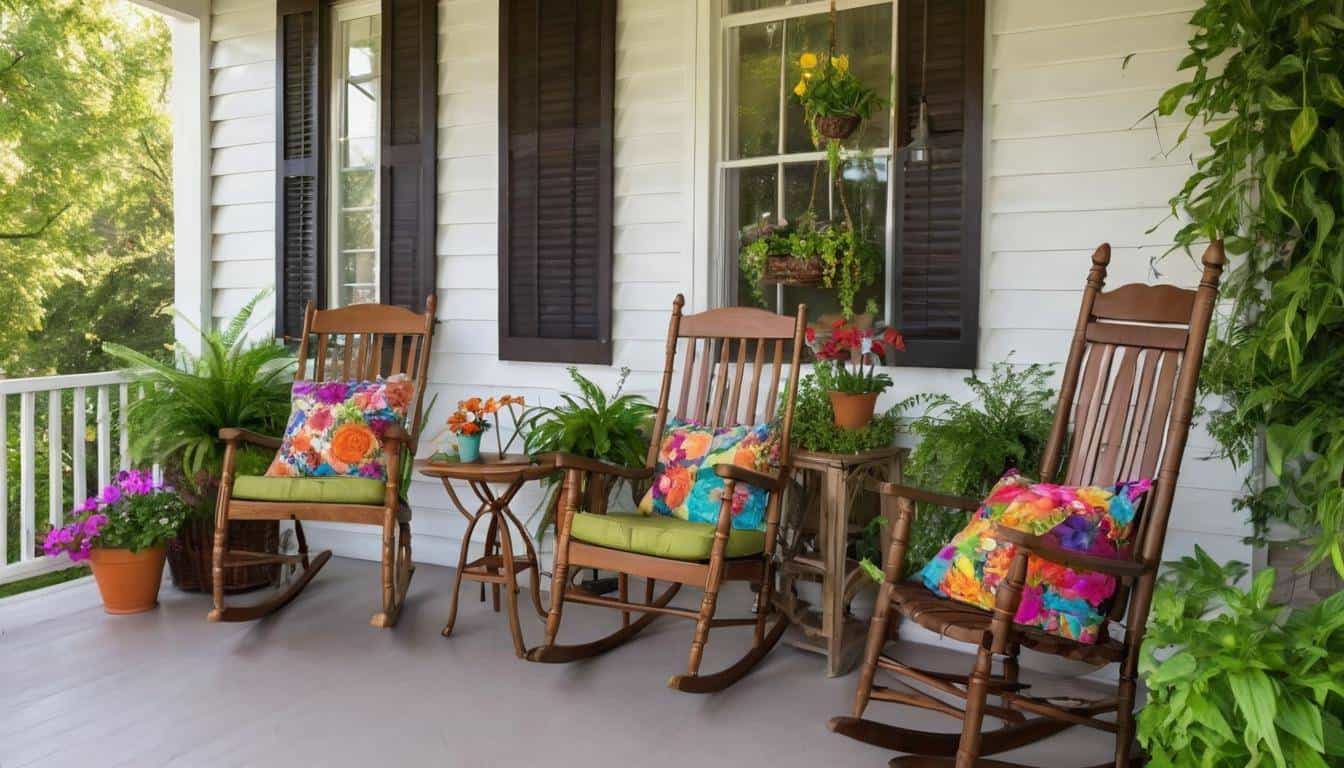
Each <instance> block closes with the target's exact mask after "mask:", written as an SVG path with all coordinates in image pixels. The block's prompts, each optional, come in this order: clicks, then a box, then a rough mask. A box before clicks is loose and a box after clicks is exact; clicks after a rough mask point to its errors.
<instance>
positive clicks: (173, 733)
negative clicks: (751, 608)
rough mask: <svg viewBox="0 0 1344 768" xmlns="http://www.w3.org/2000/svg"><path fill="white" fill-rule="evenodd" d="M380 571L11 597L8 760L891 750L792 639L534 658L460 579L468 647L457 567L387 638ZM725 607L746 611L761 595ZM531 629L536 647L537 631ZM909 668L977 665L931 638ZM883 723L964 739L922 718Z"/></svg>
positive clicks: (539, 759)
mask: <svg viewBox="0 0 1344 768" xmlns="http://www.w3.org/2000/svg"><path fill="white" fill-rule="evenodd" d="M377 568H378V566H377V565H376V564H374V563H368V562H361V561H354V560H344V559H335V560H333V561H332V562H331V563H330V564H329V565H328V566H327V567H326V569H324V571H323V572H322V573H321V574H320V575H319V576H318V577H317V579H316V580H315V581H314V582H313V584H312V585H311V586H310V587H309V588H308V590H307V592H305V594H304V595H302V596H301V597H300V598H299V599H298V600H296V601H295V602H294V603H292V604H291V605H290V606H289V607H288V608H286V609H285V610H284V611H282V612H281V613H280V614H279V615H277V616H275V617H272V618H271V619H269V620H264V621H262V622H259V623H253V624H208V623H206V621H205V614H206V611H207V609H208V603H209V600H208V598H207V597H204V596H201V595H186V594H183V593H180V592H178V591H176V590H174V589H173V588H172V587H170V586H167V585H165V587H164V589H163V593H162V595H161V600H162V604H161V606H160V607H159V609H158V610H156V611H154V612H152V613H148V614H143V615H140V616H134V617H112V616H107V615H105V614H104V613H103V612H102V610H101V608H100V607H99V604H98V596H97V591H96V589H95V587H94V585H93V584H92V582H89V581H83V582H78V583H73V584H71V585H68V586H65V587H58V588H56V589H54V590H52V591H49V592H46V593H42V594H41V596H40V597H37V598H35V599H27V598H25V597H22V596H21V597H20V598H16V599H11V600H8V601H4V602H0V669H2V670H3V675H0V678H2V679H3V685H0V766H4V768H21V767H22V766H28V765H35V764H41V765H42V766H43V768H52V767H54V766H67V765H69V766H75V765H94V764H96V765H99V766H104V767H110V766H120V765H125V766H159V765H172V766H192V767H193V768H194V767H198V766H199V767H202V768H204V767H205V766H233V765H255V766H308V765H314V766H316V765H321V766H362V765H408V766H411V765H413V766H419V765H435V766H459V765H463V766H465V765H486V766H536V765H549V766H583V767H584V768H604V767H605V766H613V767H614V766H630V765H638V766H642V767H645V768H656V767H659V766H667V767H668V768H685V766H688V765H729V764H737V765H748V766H756V765H768V766H809V767H810V766H822V765H824V766H874V768H876V767H877V766H882V765H885V764H886V761H887V759H888V758H889V757H891V754H890V753H887V752H885V751H883V750H880V749H877V748H874V747H870V746H867V745H864V744H861V743H859V742H856V741H852V740H850V739H847V738H844V737H841V736H837V735H835V734H832V733H830V732H829V731H827V730H826V720H827V718H829V717H830V716H832V715H836V714H844V713H846V712H847V711H848V709H849V705H850V701H851V697H852V696H853V694H854V685H855V676H854V675H852V674H851V675H849V676H846V677H841V678H836V679H831V680H828V679H826V677H825V676H824V674H823V672H822V665H821V659H820V658H819V657H817V656H813V655H811V654H807V653H804V652H802V651H798V650H795V649H793V648H790V647H788V646H786V645H783V644H781V646H780V647H778V648H777V649H776V650H775V651H774V652H773V653H772V654H771V655H770V656H769V657H767V659H766V660H765V662H764V663H763V664H762V665H761V666H760V667H759V668H758V669H757V670H756V671H755V672H754V673H753V674H751V675H750V676H748V677H747V678H746V679H745V680H744V681H743V682H741V683H739V684H738V685H736V686H734V687H733V688H731V689H729V690H728V691H727V692H725V693H722V694H719V695H717V696H710V697H700V696H692V695H687V694H681V693H677V692H674V691H670V690H668V689H667V688H665V687H664V681H665V679H666V678H667V676H668V675H669V674H672V673H675V672H679V671H681V669H682V667H683V666H684V664H685V657H686V651H687V648H688V644H689V642H690V636H691V632H692V625H691V623H690V622H687V621H683V620H678V619H673V618H664V619H660V620H659V621H658V622H657V623H655V624H654V625H653V626H652V627H651V628H650V629H649V630H648V631H647V632H646V634H645V635H644V636H643V637H642V642H641V641H638V640H637V641H636V642H634V643H632V644H631V645H628V646H625V647H624V648H620V649H617V650H616V651H613V652H612V653H610V654H608V655H607V656H606V657H604V658H599V659H597V660H593V661H589V662H585V663H579V664H573V665H568V666H563V665H557V666H551V665H539V664H528V663H526V662H523V661H520V660H518V659H516V658H515V657H514V655H513V648H512V644H511V643H510V641H509V635H508V624H507V621H506V619H505V618H504V616H503V615H494V614H492V613H491V612H490V609H489V607H488V606H489V604H488V603H480V602H477V600H476V594H477V593H476V586H475V585H468V586H464V587H463V589H464V593H463V603H462V609H461V611H460V615H459V618H458V623H457V629H456V632H455V634H454V636H453V637H452V638H451V639H447V638H443V637H441V636H440V635H439V630H440V629H441V628H442V624H443V620H444V618H445V616H446V614H447V610H448V588H449V586H450V585H451V579H450V577H451V575H452V571H451V570H450V569H447V568H440V567H434V566H420V567H419V568H418V569H417V571H416V575H415V581H414V582H413V583H412V585H411V595H410V598H409V600H408V602H407V604H406V608H405V611H404V613H403V614H402V617H401V622H400V624H399V625H398V626H397V628H396V629H393V630H391V631H380V630H376V629H373V628H372V627H369V626H368V623H367V622H368V618H369V615H370V614H371V612H372V611H373V610H374V606H375V603H376V600H377V597H378V587H377V583H378V580H377ZM467 590H470V591H467ZM632 591H635V590H633V589H632ZM729 594H730V597H729V598H728V599H729V601H737V602H735V603H734V606H733V607H741V604H742V603H743V602H744V601H745V600H746V598H747V595H746V593H745V590H741V589H733V590H731V591H730V593H729ZM524 597H525V596H524ZM693 598H695V596H694V595H690V596H682V598H681V600H680V601H679V602H683V603H685V604H687V605H693V604H694V602H693ZM565 618H566V621H565V625H564V627H563V628H562V630H561V636H562V638H565V637H568V638H569V639H571V640H582V639H589V638H591V637H596V636H597V634H598V629H599V628H600V627H608V626H612V625H613V624H614V623H615V622H616V621H619V614H616V613H615V612H612V611H607V610H605V609H600V608H587V607H584V606H578V607H577V610H576V609H573V608H571V609H570V610H569V611H567V613H566V617H565ZM524 622H525V623H524V631H525V633H526V634H527V638H528V642H529V644H536V643H537V642H538V641H539V640H540V639H541V629H542V628H541V624H540V623H539V622H537V621H535V620H534V619H527V618H525V619H524ZM749 631H750V630H747V629H726V630H720V631H718V632H716V633H713V634H711V635H710V642H709V645H708V646H707V647H706V658H705V668H706V669H711V670H712V669H717V668H718V667H720V666H722V665H724V664H726V663H728V661H730V660H731V659H732V658H734V654H737V653H740V651H741V649H742V648H743V647H744V643H745V642H746V635H745V633H746V632H749ZM900 655H901V657H902V658H907V659H912V660H917V661H918V662H919V663H921V664H925V665H928V666H935V667H939V668H947V669H949V670H952V669H961V670H964V669H966V668H967V666H968V662H967V657H964V656H960V655H958V654H955V653H952V652H950V651H946V650H939V649H934V648H929V647H924V646H912V645H909V644H907V646H906V648H905V650H904V652H903V653H901V654H900ZM1033 679H1039V676H1035V677H1034V678H1033ZM1040 682H1041V683H1046V682H1052V681H1040ZM1053 682H1058V681H1053ZM1049 687H1050V686H1047V685H1045V684H1041V685H1039V686H1038V688H1040V689H1048V688H1049ZM869 712H870V713H871V714H873V715H874V716H877V717H881V718H883V719H886V720H888V721H895V720H897V719H898V718H899V719H900V720H901V722H903V723H905V724H907V725H910V726H912V727H923V728H936V729H949V730H951V729H955V728H956V723H955V722H954V721H952V720H951V719H949V718H946V717H944V716H941V715H938V714H934V713H930V712H924V711H921V710H916V709H911V708H908V707H901V706H896V705H891V704H881V703H878V704H874V705H872V707H870V709H869ZM1109 752H1110V742H1109V737H1108V736H1107V735H1105V734H1101V733H1098V732H1095V731H1090V730H1088V729H1083V728H1075V729H1072V730H1070V731H1067V732H1065V733H1064V734H1062V735H1060V736H1056V737H1055V738H1053V739H1051V740H1049V741H1047V742H1044V743H1043V744H1040V745H1037V746H1036V747H1034V748H1030V749H1024V750H1019V751H1017V752H1010V753H1006V754H1005V756H1004V759H1009V760H1017V761H1019V762H1027V763H1032V764H1037V765H1059V764H1069V765H1072V764H1080V763H1082V762H1083V761H1084V760H1085V759H1087V758H1093V757H1096V758H1101V757H1104V756H1105V755H1106V754H1109ZM1092 762H1096V760H1093V761H1092Z"/></svg>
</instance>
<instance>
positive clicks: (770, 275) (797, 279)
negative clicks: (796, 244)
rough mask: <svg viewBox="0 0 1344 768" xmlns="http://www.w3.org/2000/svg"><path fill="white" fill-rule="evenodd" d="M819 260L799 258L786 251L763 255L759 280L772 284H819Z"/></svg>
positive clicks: (820, 276) (820, 275)
mask: <svg viewBox="0 0 1344 768" xmlns="http://www.w3.org/2000/svg"><path fill="white" fill-rule="evenodd" d="M821 279H822V274H821V260H820V259H800V258H797V257H795V256H792V255H790V254H787V253H783V254H778V255H776V254H771V255H769V256H766V257H765V273H764V274H763V275H762V276H761V282H763V283H768V284H772V285H821Z"/></svg>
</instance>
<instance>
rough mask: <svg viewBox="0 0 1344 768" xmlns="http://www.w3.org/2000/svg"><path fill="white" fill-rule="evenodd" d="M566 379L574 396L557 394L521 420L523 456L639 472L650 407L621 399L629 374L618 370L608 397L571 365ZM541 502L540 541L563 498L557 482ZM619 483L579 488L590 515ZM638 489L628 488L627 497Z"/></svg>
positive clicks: (635, 397) (645, 448)
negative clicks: (569, 457) (552, 402)
mask: <svg viewBox="0 0 1344 768" xmlns="http://www.w3.org/2000/svg"><path fill="white" fill-rule="evenodd" d="M568 370H569V377H570V379H572V380H573V381H574V384H575V385H576V386H577V387H578V388H579V393H578V395H569V394H561V395H560V399H561V401H562V402H561V404H560V405H556V406H534V407H532V408H529V409H528V410H527V412H526V413H525V414H524V415H523V418H522V424H521V428H522V429H523V430H524V431H525V432H526V437H524V438H523V447H524V448H525V450H526V451H527V453H528V455H531V456H536V455H539V454H543V453H572V454H576V455H578V456H583V457H585V458H589V459H596V460H598V461H605V462H609V463H612V464H615V465H617V466H622V467H641V466H644V463H645V461H646V460H647V459H648V451H649V420H650V419H651V418H652V417H653V410H654V409H653V405H652V404H651V403H649V401H648V400H646V399H645V398H644V397H642V396H640V395H634V394H622V392H623V390H624V389H625V382H626V379H628V378H629V377H630V369H629V368H622V369H621V374H620V378H619V379H617V382H616V391H615V392H613V393H612V394H611V395H610V396H608V395H607V394H606V393H605V392H603V391H602V388H601V387H599V386H598V385H597V384H595V383H593V382H592V381H591V380H589V379H588V378H586V377H585V376H584V375H583V374H581V373H579V369H578V368H575V367H573V366H570V368H569V369H568ZM549 484H550V485H551V489H550V491H549V492H548V493H547V495H546V497H545V499H544V500H543V501H542V506H541V509H542V510H544V512H543V515H542V519H541V521H540V522H539V523H538V525H537V537H538V538H540V537H541V536H542V534H543V533H544V532H545V530H546V527H547V526H548V525H550V523H551V522H552V521H553V520H554V519H555V511H556V505H557V504H558V503H559V500H560V499H562V498H564V494H563V493H561V492H560V491H561V483H560V482H559V481H558V479H553V480H551V481H550V483H549ZM619 487H620V483H618V484H617V485H615V486H613V487H610V488H601V489H596V490H594V489H582V490H584V491H586V492H587V498H588V504H589V507H590V511H595V512H596V511H603V510H605V508H606V504H607V503H608V500H609V499H610V498H611V495H612V494H613V493H615V492H616V490H618V488H619ZM641 490H642V489H639V488H635V487H634V486H630V491H631V495H632V497H634V496H638V495H639V493H640V491H641Z"/></svg>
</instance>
